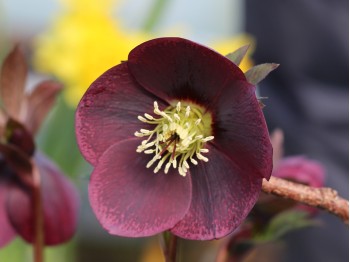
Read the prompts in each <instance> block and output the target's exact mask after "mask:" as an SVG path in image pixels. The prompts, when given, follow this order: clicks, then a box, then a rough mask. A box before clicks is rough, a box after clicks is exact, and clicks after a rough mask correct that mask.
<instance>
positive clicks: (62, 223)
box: [8, 154, 79, 245]
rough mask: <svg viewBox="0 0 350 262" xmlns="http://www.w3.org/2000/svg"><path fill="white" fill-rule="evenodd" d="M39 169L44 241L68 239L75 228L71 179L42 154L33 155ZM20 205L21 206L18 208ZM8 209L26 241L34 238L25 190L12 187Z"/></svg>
mask: <svg viewBox="0 0 350 262" xmlns="http://www.w3.org/2000/svg"><path fill="white" fill-rule="evenodd" d="M35 162H36V164H37V167H38V169H39V172H40V178H41V190H42V200H43V211H44V237H45V244H46V245H55V244H60V243H63V242H65V241H67V240H69V239H70V238H71V237H72V236H73V235H74V233H75V231H76V226H77V216H78V204H79V200H78V193H77V191H76V189H75V188H74V186H73V185H72V183H71V182H70V181H69V180H68V179H67V178H66V177H65V176H64V175H63V174H62V173H61V171H60V170H58V168H57V167H56V166H55V165H54V164H53V163H52V162H51V161H49V160H48V159H47V158H46V157H45V156H43V155H40V154H38V155H36V156H35ZM19 207H20V208H19ZM8 212H9V217H10V220H11V223H12V225H13V226H14V228H15V229H16V230H17V232H18V234H20V235H21V236H22V237H23V238H24V239H25V240H26V241H28V242H33V241H34V237H35V236H34V213H33V203H32V198H31V194H30V192H28V191H25V190H21V188H17V190H11V192H10V197H9V201H8Z"/></svg>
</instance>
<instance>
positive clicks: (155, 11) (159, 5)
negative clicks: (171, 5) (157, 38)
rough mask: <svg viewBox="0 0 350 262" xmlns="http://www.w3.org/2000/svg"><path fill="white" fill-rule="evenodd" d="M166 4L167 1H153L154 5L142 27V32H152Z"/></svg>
mask: <svg viewBox="0 0 350 262" xmlns="http://www.w3.org/2000/svg"><path fill="white" fill-rule="evenodd" d="M167 2H169V0H155V3H154V5H153V6H152V8H151V11H150V13H149V15H148V17H147V19H146V21H145V23H144V25H143V30H144V31H146V32H151V31H152V30H153V28H154V26H155V25H156V24H157V23H158V21H159V18H160V17H161V15H162V13H163V10H164V8H165V6H166V4H167Z"/></svg>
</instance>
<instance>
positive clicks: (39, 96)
mask: <svg viewBox="0 0 350 262" xmlns="http://www.w3.org/2000/svg"><path fill="white" fill-rule="evenodd" d="M26 75H27V65H26V62H25V59H24V56H23V54H22V53H21V52H20V50H19V49H18V47H16V48H14V50H13V51H12V52H11V53H10V54H9V55H8V56H7V57H6V59H5V61H4V63H3V65H2V68H1V74H0V95H1V100H2V108H1V111H0V139H1V140H0V247H2V246H5V245H6V244H8V243H9V242H10V241H11V240H12V239H13V238H14V237H15V236H16V235H17V234H18V235H20V236H21V237H22V238H23V239H25V240H26V241H27V242H30V243H31V242H33V241H34V239H35V214H34V208H33V207H34V196H33V194H34V193H33V192H34V191H33V185H34V184H33V181H34V180H33V172H34V170H38V173H39V175H40V186H41V197H42V209H43V230H44V244H45V245H55V244H60V243H63V242H65V241H67V240H69V239H70V238H71V237H72V236H73V234H74V233H75V230H76V225H77V213H78V202H79V201H78V194H77V191H76V189H75V188H74V187H73V184H72V183H71V182H70V181H69V180H68V179H67V178H66V177H65V176H64V175H63V173H62V172H61V171H60V170H59V169H58V168H57V167H56V166H55V165H54V164H53V163H52V162H51V161H50V160H49V159H48V158H47V157H46V156H44V155H43V154H41V153H40V152H38V151H37V150H36V149H35V144H34V140H33V135H35V133H36V132H37V130H38V129H39V127H40V125H41V123H42V121H43V120H44V118H45V116H46V114H47V113H48V112H49V111H50V109H51V107H52V105H53V104H54V101H55V98H56V95H57V94H58V93H59V91H60V90H61V85H59V84H58V83H55V82H53V81H44V82H41V83H39V84H38V86H37V87H36V88H35V89H34V90H33V92H32V93H30V94H29V95H26V94H24V85H25V79H26Z"/></svg>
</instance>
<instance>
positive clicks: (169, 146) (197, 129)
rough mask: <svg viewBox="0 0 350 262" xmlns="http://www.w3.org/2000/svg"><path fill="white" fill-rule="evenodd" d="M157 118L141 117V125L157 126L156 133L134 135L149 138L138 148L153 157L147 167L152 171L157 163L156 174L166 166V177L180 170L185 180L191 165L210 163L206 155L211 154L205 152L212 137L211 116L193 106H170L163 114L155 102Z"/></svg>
mask: <svg viewBox="0 0 350 262" xmlns="http://www.w3.org/2000/svg"><path fill="white" fill-rule="evenodd" d="M153 112H154V114H155V115H156V116H152V115H150V114H147V113H145V114H144V116H138V119H139V120H140V121H141V122H144V123H148V124H151V125H155V128H154V129H153V130H148V129H140V130H139V131H136V132H135V136H136V137H147V139H145V140H143V141H142V142H141V144H140V145H139V146H138V147H137V149H136V152H138V153H141V152H144V153H145V154H154V156H153V158H152V159H151V160H150V161H149V162H148V163H147V165H146V167H147V168H149V167H151V166H152V165H154V164H155V163H156V162H157V161H158V163H157V165H156V167H155V168H154V173H157V172H158V171H159V170H160V169H161V168H162V167H163V165H164V164H165V163H166V164H165V165H164V173H166V174H167V173H168V171H169V169H170V167H173V168H175V169H176V168H177V170H178V172H179V174H180V175H182V176H186V173H187V171H188V170H189V168H190V163H192V164H193V165H197V164H198V160H202V161H204V162H208V160H209V159H208V158H207V157H205V156H204V155H203V154H206V153H208V152H209V150H208V149H207V148H205V144H206V142H208V141H211V140H213V139H214V136H212V135H211V134H212V128H211V124H212V117H211V115H210V113H209V112H207V111H205V109H204V108H202V107H200V106H199V105H196V104H193V103H190V102H187V101H186V102H180V101H179V102H177V103H176V105H170V106H169V107H167V108H166V109H165V110H164V111H162V110H160V109H159V107H158V103H157V102H156V101H155V102H154V110H153Z"/></svg>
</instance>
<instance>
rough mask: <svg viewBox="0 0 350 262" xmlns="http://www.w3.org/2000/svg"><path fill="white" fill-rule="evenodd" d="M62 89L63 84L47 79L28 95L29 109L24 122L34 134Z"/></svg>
mask: <svg viewBox="0 0 350 262" xmlns="http://www.w3.org/2000/svg"><path fill="white" fill-rule="evenodd" d="M61 90H62V85H61V84H59V83H57V82H55V81H50V80H47V81H44V82H41V83H39V84H38V86H37V87H35V89H34V90H33V92H32V93H31V94H30V95H29V96H28V97H27V110H26V112H25V113H26V115H25V119H24V122H25V125H26V126H27V128H28V130H30V132H31V133H32V134H35V133H36V132H37V131H38V129H39V128H40V126H41V123H42V122H43V121H44V120H45V117H46V115H47V114H48V113H49V112H50V110H51V108H52V106H53V105H54V103H55V100H56V97H57V95H58V94H59V92H60V91H61Z"/></svg>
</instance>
